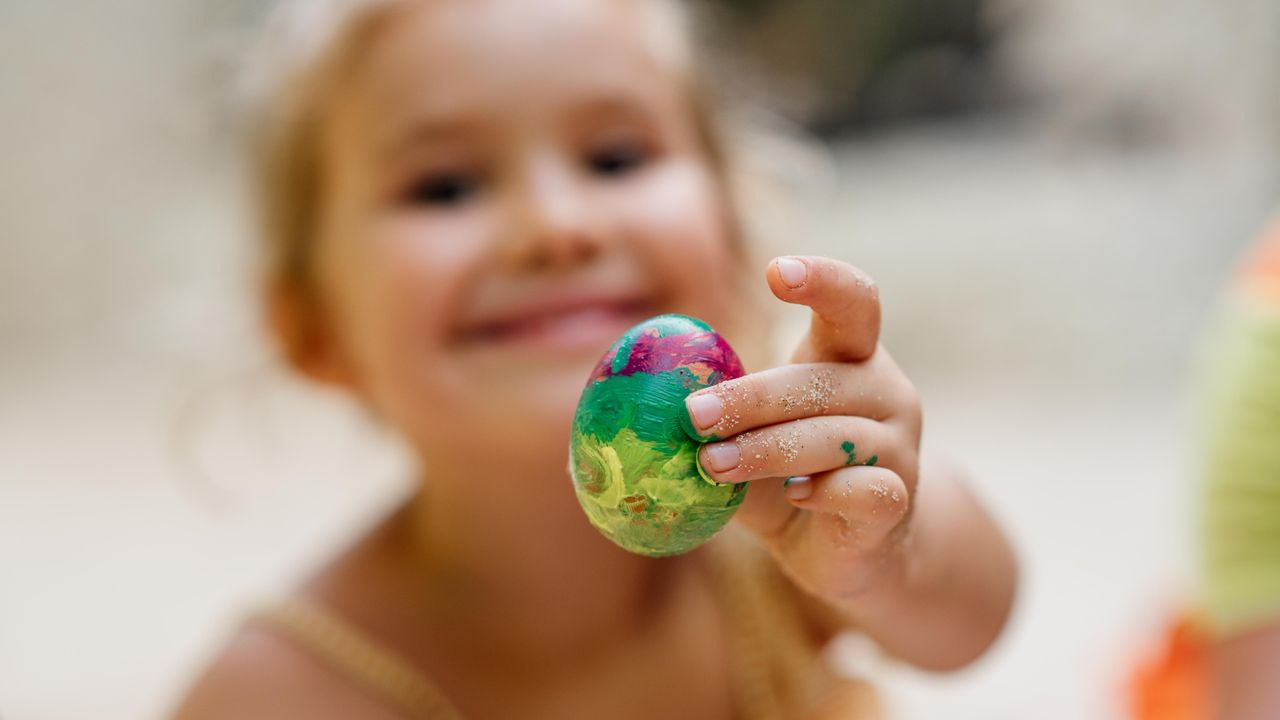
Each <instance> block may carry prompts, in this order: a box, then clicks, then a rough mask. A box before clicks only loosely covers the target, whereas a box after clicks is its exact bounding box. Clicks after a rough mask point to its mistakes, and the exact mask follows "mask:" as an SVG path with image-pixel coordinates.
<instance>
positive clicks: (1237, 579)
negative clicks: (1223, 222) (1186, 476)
mask: <svg viewBox="0 0 1280 720" xmlns="http://www.w3.org/2000/svg"><path fill="white" fill-rule="evenodd" d="M1262 250H1263V252H1260V253H1258V255H1257V256H1256V257H1255V258H1254V259H1253V260H1252V262H1250V263H1248V264H1247V265H1246V276H1245V278H1244V279H1243V280H1242V282H1241V286H1240V287H1236V288H1234V292H1233V293H1232V294H1231V296H1230V298H1229V300H1230V302H1229V303H1228V306H1227V308H1226V312H1225V318H1224V320H1223V322H1222V323H1221V325H1220V326H1219V327H1218V331H1217V333H1216V334H1215V335H1214V336H1213V338H1212V341H1213V342H1212V345H1211V349H1212V353H1213V355H1212V361H1213V362H1212V365H1211V366H1210V375H1209V378H1208V383H1207V387H1206V388H1205V389H1206V391H1207V397H1206V400H1207V408H1206V422H1207V429H1208V434H1207V438H1206V442H1207V446H1208V457H1207V458H1206V463H1205V468H1204V481H1205V496H1204V510H1203V512H1204V515H1203V518H1202V521H1203V523H1204V525H1203V533H1204V557H1203V563H1204V600H1205V605H1206V609H1207V610H1208V613H1209V619H1210V621H1211V622H1212V623H1213V627H1214V630H1215V631H1216V632H1217V633H1219V634H1222V635H1226V634H1232V633H1236V632H1240V631H1243V630H1247V629H1249V628H1252V627H1255V626H1257V625H1260V624H1265V623H1269V622H1275V621H1277V620H1280V225H1277V226H1276V230H1275V231H1274V234H1273V235H1272V236H1271V240H1270V242H1269V244H1268V245H1264V246H1262Z"/></svg>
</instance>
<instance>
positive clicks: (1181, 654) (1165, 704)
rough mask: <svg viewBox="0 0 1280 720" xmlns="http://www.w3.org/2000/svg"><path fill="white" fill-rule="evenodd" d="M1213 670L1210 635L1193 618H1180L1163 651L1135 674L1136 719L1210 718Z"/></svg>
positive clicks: (1132, 704) (1132, 686)
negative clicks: (1210, 685)
mask: <svg viewBox="0 0 1280 720" xmlns="http://www.w3.org/2000/svg"><path fill="white" fill-rule="evenodd" d="M1209 672H1210V667H1209V638H1208V635H1207V634H1206V633H1205V631H1204V630H1203V629H1202V628H1201V627H1200V626H1199V625H1198V624H1197V623H1196V622H1195V621H1194V620H1192V619H1191V618H1183V619H1181V620H1179V621H1178V622H1177V624H1175V625H1174V626H1173V627H1172V628H1171V629H1170V632H1169V636H1168V639H1167V640H1166V641H1165V643H1164V646H1163V647H1162V648H1161V650H1160V652H1159V654H1158V655H1157V656H1155V657H1153V658H1150V659H1149V660H1148V661H1147V662H1145V663H1142V664H1140V665H1139V666H1138V668H1137V669H1136V670H1135V672H1134V674H1133V677H1132V679H1131V684H1130V688H1129V693H1130V707H1131V708H1132V716H1133V718H1134V720H1208V718H1209V717H1210V712H1209Z"/></svg>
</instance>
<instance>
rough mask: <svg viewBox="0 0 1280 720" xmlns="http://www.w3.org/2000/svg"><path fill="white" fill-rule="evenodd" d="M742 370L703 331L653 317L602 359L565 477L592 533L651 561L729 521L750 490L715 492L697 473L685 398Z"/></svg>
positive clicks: (581, 405)
mask: <svg viewBox="0 0 1280 720" xmlns="http://www.w3.org/2000/svg"><path fill="white" fill-rule="evenodd" d="M742 375H743V370H742V362H741V361H740V360H739V359H738V355H737V353H735V352H734V351H733V348H731V347H729V343H727V342H725V339H724V338H723V337H721V336H720V334H719V333H717V332H716V331H714V330H712V329H711V327H710V326H709V325H707V324H706V323H705V322H703V321H701V320H698V319H696V318H692V317H688V316H685V315H659V316H658V317H654V318H650V319H648V320H646V321H644V322H642V323H640V324H639V325H636V326H635V327H633V328H631V329H630V330H628V331H627V332H626V333H625V334H623V336H622V337H621V338H619V339H618V341H617V342H615V343H614V344H613V345H612V346H611V347H610V348H609V350H608V352H606V353H605V354H604V357H602V358H600V362H599V363H597V364H596V367H595V370H593V371H592V373H591V377H590V379H589V380H588V381H587V386H586V388H585V389H584V390H583V392H582V398H581V399H580V400H579V401H578V410H577V412H576V413H575V415H574V419H573V435H572V438H571V440H570V444H569V471H570V474H571V475H572V477H573V485H574V490H575V492H576V494H577V496H578V501H579V502H580V503H581V504H582V508H583V510H585V511H586V514H587V518H588V519H589V520H590V521H591V524H592V525H594V526H595V527H596V528H598V529H599V530H600V532H602V533H604V534H605V535H606V536H607V537H609V538H610V539H611V540H613V541H614V542H615V543H617V544H618V545H620V546H622V547H623V548H626V549H627V550H630V551H631V552H635V553H639V554H642V555H650V556H655V557H656V556H665V555H678V554H680V553H684V552H688V551H689V550H692V549H693V548H695V547H697V546H698V545H701V544H702V543H704V542H706V541H707V540H709V539H710V538H711V536H712V535H715V534H716V532H717V531H719V530H720V529H721V528H722V527H724V525H725V524H726V523H727V522H729V519H730V518H731V517H733V514H734V512H736V511H737V508H738V506H739V505H740V504H741V503H742V499H743V498H744V497H745V496H746V492H747V484H746V483H726V484H723V485H721V484H717V483H715V482H712V481H711V480H710V479H709V478H707V477H706V476H705V475H704V474H703V473H702V470H701V468H700V467H699V466H698V448H699V446H700V445H701V443H702V442H705V439H702V438H699V437H698V436H697V434H696V433H694V432H693V428H692V427H691V426H690V424H689V416H688V412H687V411H686V410H685V405H684V399H685V397H686V396H687V395H689V394H690V393H692V392H696V391H698V390H701V389H703V388H707V387H711V386H712V385H715V384H717V383H719V382H722V381H724V380H730V379H732V378H736V377H741V376H742Z"/></svg>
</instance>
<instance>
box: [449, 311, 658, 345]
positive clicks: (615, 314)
mask: <svg viewBox="0 0 1280 720" xmlns="http://www.w3.org/2000/svg"><path fill="white" fill-rule="evenodd" d="M656 307H657V304H656V303H655V302H653V301H652V300H649V299H638V298H637V299H610V300H604V299H596V300H581V301H572V302H566V303H562V304H557V305H551V306H547V307H542V308H534V309H532V310H530V311H527V312H517V313H513V314H510V315H507V316H504V317H499V318H494V319H491V320H485V321H481V322H478V323H474V324H471V325H467V326H464V327H463V328H461V330H460V331H459V333H458V337H459V340H460V342H461V343H462V344H463V345H476V346H479V345H485V346H500V345H513V346H514V345H520V346H522V347H527V348H532V347H537V346H542V347H546V348H574V347H582V346H588V347H592V348H598V349H601V350H603V347H604V346H607V344H608V343H610V342H612V341H613V340H614V339H615V338H616V337H617V336H618V335H621V334H622V332H624V331H625V330H627V329H628V328H630V327H631V326H633V325H635V324H636V323H638V322H640V321H641V320H643V319H645V318H647V317H649V316H650V315H653V314H654V312H655V309H656Z"/></svg>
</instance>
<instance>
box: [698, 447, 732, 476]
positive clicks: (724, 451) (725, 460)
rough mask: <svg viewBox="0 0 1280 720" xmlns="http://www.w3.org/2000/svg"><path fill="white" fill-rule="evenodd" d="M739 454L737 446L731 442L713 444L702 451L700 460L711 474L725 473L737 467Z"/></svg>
mask: <svg viewBox="0 0 1280 720" xmlns="http://www.w3.org/2000/svg"><path fill="white" fill-rule="evenodd" d="M740 459H741V454H740V453H739V452H738V444H737V443H733V442H722V443H715V444H714V445H708V446H706V447H705V448H703V450H702V460H703V462H704V463H705V465H706V466H707V468H709V469H710V470H711V471H712V472H726V471H728V470H732V469H734V468H736V467H738V461H739V460H740Z"/></svg>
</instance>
